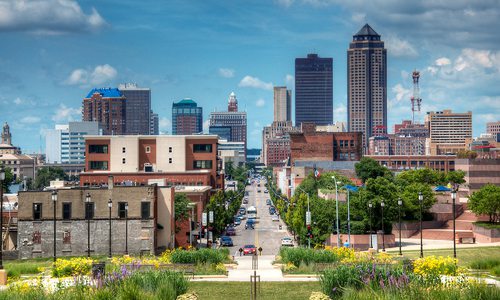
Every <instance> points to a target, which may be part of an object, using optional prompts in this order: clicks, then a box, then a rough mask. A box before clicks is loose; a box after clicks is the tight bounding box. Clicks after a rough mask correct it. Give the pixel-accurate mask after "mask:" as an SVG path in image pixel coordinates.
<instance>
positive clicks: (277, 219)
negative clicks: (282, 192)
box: [271, 215, 280, 221]
mask: <svg viewBox="0 0 500 300" xmlns="http://www.w3.org/2000/svg"><path fill="white" fill-rule="evenodd" d="M271 220H272V221H279V220H280V217H278V216H277V215H272V216H271Z"/></svg>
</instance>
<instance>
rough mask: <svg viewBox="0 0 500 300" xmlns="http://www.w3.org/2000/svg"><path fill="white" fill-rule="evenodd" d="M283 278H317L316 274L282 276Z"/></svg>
mask: <svg viewBox="0 0 500 300" xmlns="http://www.w3.org/2000/svg"><path fill="white" fill-rule="evenodd" d="M283 277H284V278H319V275H317V274H283Z"/></svg>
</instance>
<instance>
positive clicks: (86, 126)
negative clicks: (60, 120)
mask: <svg viewBox="0 0 500 300" xmlns="http://www.w3.org/2000/svg"><path fill="white" fill-rule="evenodd" d="M101 134H102V129H101V128H100V127H99V123H98V122H69V123H68V124H67V125H56V126H55V129H49V130H47V131H46V135H45V154H46V158H45V162H46V163H49V164H58V163H59V164H84V163H85V138H84V136H85V135H101Z"/></svg>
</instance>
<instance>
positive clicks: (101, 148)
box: [89, 145, 108, 153]
mask: <svg viewBox="0 0 500 300" xmlns="http://www.w3.org/2000/svg"><path fill="white" fill-rule="evenodd" d="M89 153H108V145H89Z"/></svg>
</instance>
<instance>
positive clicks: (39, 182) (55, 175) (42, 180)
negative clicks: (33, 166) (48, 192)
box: [35, 167, 67, 189]
mask: <svg viewBox="0 0 500 300" xmlns="http://www.w3.org/2000/svg"><path fill="white" fill-rule="evenodd" d="M56 179H61V180H65V179H67V178H66V174H65V173H64V170H63V169H62V168H59V167H42V168H40V169H38V171H37V172H36V179H35V189H43V188H44V187H46V186H49V185H50V181H51V180H56Z"/></svg>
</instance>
